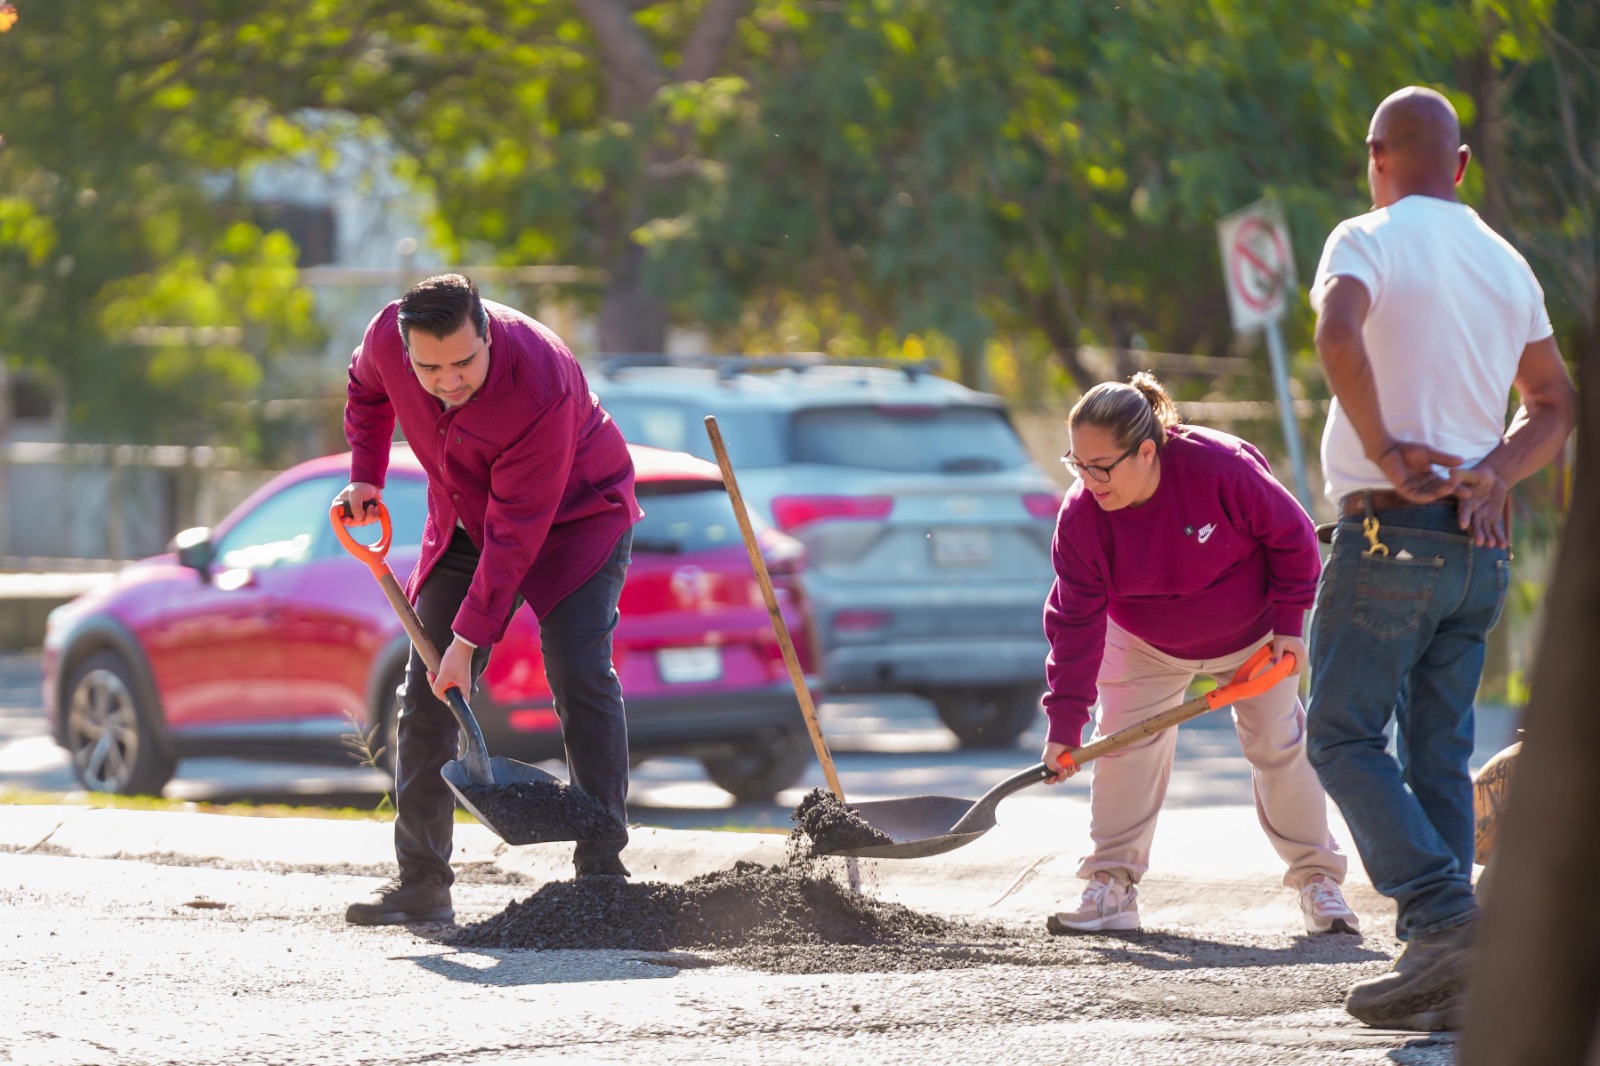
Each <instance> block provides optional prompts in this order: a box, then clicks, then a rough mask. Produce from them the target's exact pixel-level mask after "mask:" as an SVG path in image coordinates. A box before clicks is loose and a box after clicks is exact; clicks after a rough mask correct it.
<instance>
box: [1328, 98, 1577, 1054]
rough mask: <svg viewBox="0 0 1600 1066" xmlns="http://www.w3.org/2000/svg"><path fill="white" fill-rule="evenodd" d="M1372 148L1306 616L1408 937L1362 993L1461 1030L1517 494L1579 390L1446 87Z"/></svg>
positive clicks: (1346, 289)
mask: <svg viewBox="0 0 1600 1066" xmlns="http://www.w3.org/2000/svg"><path fill="white" fill-rule="evenodd" d="M1367 148H1368V165H1367V177H1368V181H1369V183H1370V184H1371V187H1372V201H1373V210H1372V211H1370V212H1369V213H1367V214H1364V215H1361V216H1359V217H1356V218H1352V219H1348V220H1346V221H1345V222H1342V223H1340V225H1339V226H1338V228H1337V229H1335V230H1334V231H1333V234H1332V235H1331V236H1330V237H1329V238H1328V243H1327V245H1326V247H1325V248H1324V249H1323V253H1322V261H1321V263H1320V264H1319V266H1318V267H1317V274H1316V278H1315V279H1314V280H1313V282H1312V289H1311V303H1312V307H1313V308H1315V310H1316V311H1317V333H1316V344H1317V352H1318V355H1319V356H1320V357H1321V359H1322V364H1323V367H1324V369H1325V370H1326V372H1327V375H1328V382H1329V384H1330V385H1331V386H1332V388H1333V392H1334V397H1335V399H1334V403H1333V408H1332V410H1331V411H1330V412H1329V415H1328V423H1327V428H1326V430H1325V431H1324V434H1323V440H1322V463H1323V470H1324V472H1325V474H1326V477H1327V486H1326V488H1327V493H1328V496H1329V497H1330V499H1332V500H1333V502H1334V504H1335V505H1336V506H1337V507H1338V509H1339V515H1340V520H1339V522H1338V525H1337V526H1336V528H1335V530H1334V535H1333V551H1332V554H1331V556H1330V557H1329V559H1328V561H1327V565H1326V566H1325V568H1324V569H1323V573H1322V579H1321V582H1320V584H1319V587H1318V591H1317V603H1316V611H1315V614H1314V615H1313V621H1312V632H1311V642H1310V652H1311V702H1310V706H1309V708H1308V712H1307V714H1308V721H1307V729H1306V748H1307V754H1308V755H1309V757H1310V759H1311V763H1312V765H1313V766H1315V767H1316V769H1317V773H1318V776H1319V777H1320V778H1321V779H1322V783H1323V786H1324V787H1325V788H1326V789H1327V791H1328V794H1329V795H1330V796H1332V797H1333V799H1334V801H1335V802H1336V803H1337V804H1338V805H1339V809H1340V811H1341V812H1342V813H1343V815H1344V818H1345V822H1346V823H1347V824H1348V825H1349V827H1350V831H1351V835H1352V837H1353V839H1354V841H1355V844H1356V848H1357V850H1358V851H1359V852H1360V854H1361V859H1362V862H1363V863H1364V864H1365V865H1366V868H1367V873H1368V875H1369V876H1370V877H1371V879H1372V883H1373V884H1374V885H1375V886H1376V887H1377V888H1378V890H1379V891H1380V892H1382V893H1384V894H1385V895H1387V896H1389V897H1391V898H1392V899H1394V900H1395V903H1396V906H1397V912H1398V913H1397V919H1396V930H1395V931H1396V934H1397V935H1398V936H1399V938H1400V939H1401V940H1402V941H1404V942H1405V949H1404V951H1403V952H1402V953H1401V955H1400V957H1399V958H1398V959H1396V960H1395V963H1394V966H1393V968H1392V969H1391V970H1390V971H1388V972H1387V973H1384V974H1382V975H1381V976H1379V977H1376V978H1372V979H1369V980H1366V981H1362V982H1359V983H1357V984H1356V985H1355V986H1354V987H1353V988H1352V989H1351V990H1350V995H1349V997H1348V999H1347V1000H1346V1007H1347V1009H1348V1010H1349V1011H1350V1013H1351V1014H1352V1015H1354V1016H1355V1017H1356V1018H1358V1019H1360V1020H1361V1021H1363V1022H1365V1023H1367V1024H1369V1025H1374V1026H1380V1027H1384V1028H1410V1029H1447V1028H1455V1027H1456V1024H1457V1021H1458V1018H1457V1009H1458V1007H1459V1003H1460V998H1461V994H1462V991H1463V987H1464V984H1465V979H1466V975H1467V962H1468V952H1469V950H1470V945H1471V939H1472V931H1473V927H1474V925H1475V924H1476V918H1477V913H1478V908H1477V902H1476V900H1475V899H1474V896H1473V888H1472V856H1473V812H1472V780H1471V776H1470V773H1469V771H1468V765H1467V762H1468V759H1469V757H1470V756H1471V754H1472V746H1473V725H1472V721H1473V715H1472V709H1473V699H1474V697H1475V695H1476V693H1477V689H1478V683H1479V681H1480V679H1481V677H1482V673H1483V660H1484V646H1485V637H1486V635H1487V633H1488V631H1489V629H1490V628H1492V627H1493V625H1494V624H1495V622H1496V621H1498V619H1499V616H1500V611H1501V608H1502V607H1503V606H1504V603H1505V596H1506V589H1507V585H1508V583H1509V580H1510V569H1509V567H1510V559H1509V551H1508V549H1509V546H1510V537H1509V528H1508V524H1507V501H1508V497H1507V491H1508V489H1509V487H1510V486H1511V485H1513V484H1515V483H1516V482H1517V481H1519V480H1521V479H1522V478H1525V477H1527V476H1528V475H1529V474H1531V473H1533V472H1534V471H1536V470H1538V469H1539V468H1540V467H1542V466H1544V465H1545V464H1546V463H1548V462H1550V460H1551V459H1553V458H1555V456H1556V455H1557V454H1558V453H1559V452H1560V450H1561V448H1562V446H1563V444H1564V443H1565V441H1566V438H1567V435H1568V433H1570V432H1571V429H1572V424H1573V420H1574V417H1575V411H1576V393H1575V390H1574V389H1573V386H1572V381H1571V379H1570V378H1569V377H1568V375H1567V371H1566V367H1565V366H1564V365H1563V363H1562V361H1561V355H1560V352H1559V351H1558V350H1557V348H1556V343H1555V338H1554V337H1553V336H1552V330H1551V326H1550V318H1549V315H1548V314H1547V313H1546V311H1545V306H1544V293H1543V291H1542V290H1541V289H1540V287H1539V283H1538V281H1537V280H1536V279H1535V278H1534V276H1533V272H1532V271H1531V270H1530V269H1529V268H1528V264H1527V263H1526V261H1524V260H1523V258H1522V256H1521V255H1519V254H1518V253H1517V252H1516V250H1515V249H1513V248H1512V247H1511V245H1510V244H1508V243H1507V242H1506V241H1505V240H1504V239H1503V238H1501V237H1500V236H1499V235H1498V234H1497V233H1495V232H1494V231H1493V230H1491V229H1490V228H1489V227H1488V226H1487V225H1485V224H1484V222H1483V220H1482V219H1480V218H1479V217H1478V215H1477V213H1476V212H1474V211H1473V210H1472V209H1471V208H1470V207H1467V206H1466V205H1464V204H1462V203H1460V202H1459V201H1458V200H1457V199H1456V187H1457V186H1458V185H1459V184H1460V181H1461V178H1462V176H1463V175H1464V174H1465V172H1466V167H1467V161H1468V160H1469V158H1470V157H1471V153H1470V151H1469V150H1468V148H1467V147H1466V146H1465V145H1463V144H1462V143H1461V130H1460V125H1459V122H1458V120H1457V118H1456V113H1455V109H1454V108H1452V107H1451V106H1450V103H1449V101H1448V100H1446V99H1445V98H1444V97H1443V96H1441V95H1440V94H1439V93H1436V92H1433V91H1432V90H1429V89H1421V88H1408V89H1402V90H1401V91H1399V92H1397V93H1395V94H1393V95H1392V96H1390V97H1389V98H1388V99H1386V100H1384V101H1383V103H1382V104H1381V105H1379V107H1378V110H1377V112H1376V113H1375V114H1374V115H1373V118H1372V125H1371V128H1370V131H1369V135H1368V137H1367ZM1513 390H1514V391H1515V392H1516V394H1517V395H1518V396H1519V397H1520V399H1521V407H1520V408H1519V409H1518V410H1517V412H1516V414H1515V415H1514V416H1513V418H1512V420H1511V424H1510V426H1509V427H1508V426H1507V424H1506V419H1505V411H1506V408H1507V406H1508V403H1509V400H1510V397H1511V394H1512V392H1513ZM1391 719H1393V720H1394V721H1395V723H1396V735H1397V740H1398V745H1397V746H1398V751H1399V758H1398V760H1397V759H1396V758H1395V757H1393V756H1391V755H1389V754H1388V751H1387V747H1388V738H1387V736H1386V735H1385V728H1386V727H1387V726H1388V724H1389V722H1390V720H1391Z"/></svg>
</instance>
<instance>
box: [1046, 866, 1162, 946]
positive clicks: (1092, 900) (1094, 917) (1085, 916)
mask: <svg viewBox="0 0 1600 1066" xmlns="http://www.w3.org/2000/svg"><path fill="white" fill-rule="evenodd" d="M1138 898H1139V890H1138V889H1137V888H1135V887H1133V886H1132V885H1124V884H1123V883H1122V882H1120V881H1117V880H1115V879H1113V878H1111V877H1110V876H1109V875H1107V874H1104V873H1097V874H1095V875H1094V877H1092V878H1091V879H1090V880H1089V887H1087V888H1085V889H1084V890H1083V899H1081V900H1080V901H1079V902H1078V909H1077V910H1075V911H1061V912H1060V913H1058V914H1052V915H1051V916H1050V917H1049V919H1048V920H1047V921H1046V922H1045V928H1046V929H1048V930H1050V932H1052V933H1055V934H1057V935H1060V934H1062V933H1098V932H1103V931H1108V930H1120V931H1128V930H1134V929H1138V928H1139V904H1138V902H1137V901H1138Z"/></svg>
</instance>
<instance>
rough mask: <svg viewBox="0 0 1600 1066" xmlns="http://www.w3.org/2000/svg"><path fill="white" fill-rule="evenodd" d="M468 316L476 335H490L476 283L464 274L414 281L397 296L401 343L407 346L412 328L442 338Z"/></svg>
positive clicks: (462, 323)
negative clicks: (403, 292) (404, 291)
mask: <svg viewBox="0 0 1600 1066" xmlns="http://www.w3.org/2000/svg"><path fill="white" fill-rule="evenodd" d="M469 320H470V321H471V322H472V325H473V328H474V329H476V330H477V331H478V336H479V337H488V336H489V312H487V311H485V310H484V309H483V301H482V300H481V299H479V298H478V287H477V286H476V285H474V284H473V283H472V279H471V278H468V277H465V276H464V275H461V274H439V275H437V276H435V277H431V278H429V279H427V280H426V281H419V282H417V283H416V284H415V285H413V286H411V288H409V289H407V290H406V294H405V295H404V296H402V297H400V316H399V321H398V324H399V327H400V343H402V344H404V345H406V347H407V349H408V350H409V349H410V347H411V345H410V341H409V337H410V334H411V331H412V330H414V329H420V330H421V331H422V332H424V333H426V334H427V335H428V336H430V337H434V338H436V339H438V340H443V339H444V338H446V337H448V336H450V335H451V334H452V333H454V332H456V331H457V330H459V329H460V328H461V327H462V326H463V325H465V324H466V323H467V322H468V321H469Z"/></svg>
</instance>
